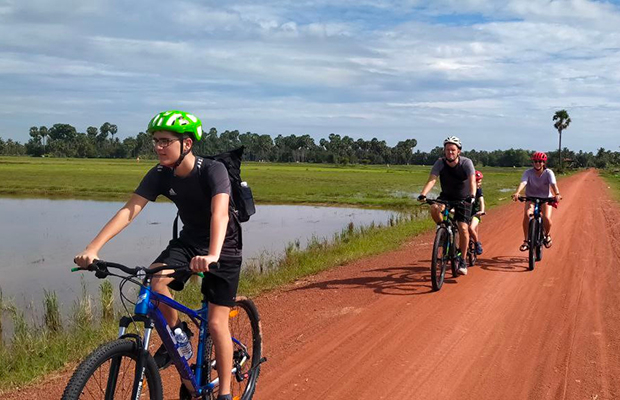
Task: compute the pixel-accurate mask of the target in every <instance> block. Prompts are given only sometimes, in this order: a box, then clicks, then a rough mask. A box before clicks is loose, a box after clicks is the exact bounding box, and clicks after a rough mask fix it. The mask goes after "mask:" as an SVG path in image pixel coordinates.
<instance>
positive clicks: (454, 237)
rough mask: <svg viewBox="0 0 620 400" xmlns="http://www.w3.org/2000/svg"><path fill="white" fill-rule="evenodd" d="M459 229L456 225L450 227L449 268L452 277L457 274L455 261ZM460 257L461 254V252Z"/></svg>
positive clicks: (455, 276)
mask: <svg viewBox="0 0 620 400" xmlns="http://www.w3.org/2000/svg"><path fill="white" fill-rule="evenodd" d="M459 240H460V238H459V230H458V228H457V227H456V226H453V227H452V246H451V250H450V270H451V271H452V277H453V278H457V277H458V276H459V271H458V270H459V265H458V264H457V262H456V257H457V254H458V245H459ZM461 257H463V254H462V253H461Z"/></svg>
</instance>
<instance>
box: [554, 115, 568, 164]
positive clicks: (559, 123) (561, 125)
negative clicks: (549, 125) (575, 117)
mask: <svg viewBox="0 0 620 400" xmlns="http://www.w3.org/2000/svg"><path fill="white" fill-rule="evenodd" d="M553 120H554V121H556V122H555V124H553V126H554V127H555V129H557V130H558V134H559V135H560V144H559V146H558V157H560V171H562V131H563V130H564V129H566V128H568V126H569V125H570V123H571V120H570V117H569V115H568V112H566V110H560V111H556V112H555V115H554V116H553Z"/></svg>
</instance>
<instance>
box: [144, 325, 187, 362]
mask: <svg viewBox="0 0 620 400" xmlns="http://www.w3.org/2000/svg"><path fill="white" fill-rule="evenodd" d="M179 327H181V329H183V332H185V334H186V335H187V338H188V339H189V340H191V339H192V336H194V333H193V332H192V330H191V329H190V328H189V326H187V322H185V321H183V322H181V323H179V324H177V325H176V326H174V327H172V328H171V330H172V331H173V332H174V330H175V329H176V328H179ZM153 359H154V360H155V364H157V368H159V369H160V370H161V369H166V368H168V367H169V366H170V364H172V357H170V354H169V353H168V350H167V349H166V347H165V346H164V345H163V343H162V345H161V346H159V349H157V351H156V352H155V354H153Z"/></svg>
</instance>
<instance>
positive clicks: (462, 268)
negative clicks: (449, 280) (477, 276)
mask: <svg viewBox="0 0 620 400" xmlns="http://www.w3.org/2000/svg"><path fill="white" fill-rule="evenodd" d="M456 260H457V263H458V270H457V272H458V273H459V274H461V275H467V263H466V262H465V260H463V257H461V256H458V257H457V259H456Z"/></svg>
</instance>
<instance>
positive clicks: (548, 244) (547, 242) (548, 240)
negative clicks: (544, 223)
mask: <svg viewBox="0 0 620 400" xmlns="http://www.w3.org/2000/svg"><path fill="white" fill-rule="evenodd" d="M543 244H544V245H545V247H546V248H549V247H551V245H552V244H553V240H551V235H547V236H545V239H544V240H543Z"/></svg>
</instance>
